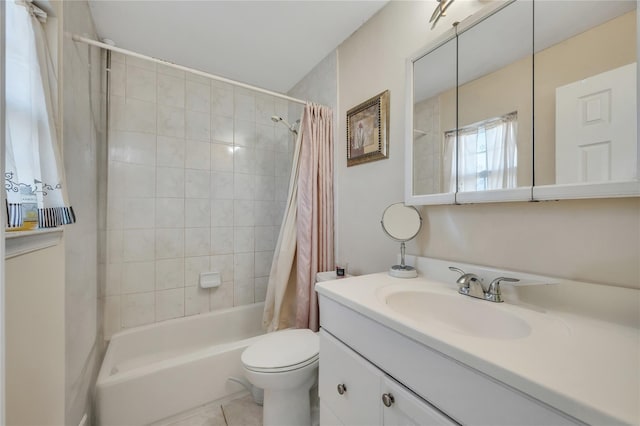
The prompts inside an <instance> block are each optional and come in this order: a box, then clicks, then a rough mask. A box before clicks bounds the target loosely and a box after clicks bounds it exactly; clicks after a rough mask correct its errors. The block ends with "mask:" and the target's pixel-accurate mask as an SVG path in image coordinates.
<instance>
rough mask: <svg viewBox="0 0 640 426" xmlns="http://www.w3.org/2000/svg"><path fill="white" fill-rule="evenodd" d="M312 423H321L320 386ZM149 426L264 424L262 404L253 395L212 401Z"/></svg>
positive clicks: (314, 398) (315, 393)
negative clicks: (256, 401)
mask: <svg viewBox="0 0 640 426" xmlns="http://www.w3.org/2000/svg"><path fill="white" fill-rule="evenodd" d="M311 400H312V401H313V402H312V404H311V424H312V425H313V426H318V425H319V424H320V418H319V417H320V416H319V414H320V410H319V408H318V403H319V400H318V388H317V387H315V386H314V387H313V388H312V390H311ZM149 426H262V406H260V405H258V404H256V403H255V402H253V398H252V397H251V395H247V394H245V395H241V396H239V397H236V398H235V399H227V400H223V401H216V402H212V403H210V404H207V405H203V406H200V407H196V408H194V409H192V410H189V411H186V412H184V413H180V414H178V415H176V416H173V417H170V418H168V419H164V420H161V421H159V422H156V423H153V424H151V425H149Z"/></svg>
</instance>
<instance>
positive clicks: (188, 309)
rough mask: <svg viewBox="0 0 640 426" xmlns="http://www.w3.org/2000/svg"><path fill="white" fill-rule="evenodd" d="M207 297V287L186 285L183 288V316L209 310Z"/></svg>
mask: <svg viewBox="0 0 640 426" xmlns="http://www.w3.org/2000/svg"><path fill="white" fill-rule="evenodd" d="M209 297H210V290H209V289H203V288H200V287H186V288H185V289H184V303H185V306H184V314H185V316H188V315H196V314H204V313H207V312H209Z"/></svg>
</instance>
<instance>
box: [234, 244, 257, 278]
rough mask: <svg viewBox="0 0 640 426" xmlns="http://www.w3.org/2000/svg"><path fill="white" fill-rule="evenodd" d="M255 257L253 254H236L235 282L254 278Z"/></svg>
mask: <svg viewBox="0 0 640 426" xmlns="http://www.w3.org/2000/svg"><path fill="white" fill-rule="evenodd" d="M254 262H255V256H254V254H253V252H251V253H235V254H234V255H233V281H234V282H237V281H238V280H245V279H249V278H250V279H251V280H252V281H251V282H252V283H253V278H254V272H253V271H254Z"/></svg>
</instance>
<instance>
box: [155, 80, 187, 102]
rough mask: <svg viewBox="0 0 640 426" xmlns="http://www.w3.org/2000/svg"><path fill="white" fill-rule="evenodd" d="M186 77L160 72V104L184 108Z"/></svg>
mask: <svg viewBox="0 0 640 426" xmlns="http://www.w3.org/2000/svg"><path fill="white" fill-rule="evenodd" d="M184 99H185V79H184V78H181V77H176V76H173V75H167V74H158V104H159V105H168V106H172V107H177V108H184Z"/></svg>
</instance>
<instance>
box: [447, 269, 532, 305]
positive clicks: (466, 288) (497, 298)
mask: <svg viewBox="0 0 640 426" xmlns="http://www.w3.org/2000/svg"><path fill="white" fill-rule="evenodd" d="M449 269H450V270H451V271H454V272H457V273H459V274H460V277H458V279H457V280H456V283H457V284H458V293H460V294H464V295H465V296H471V297H475V298H478V299H483V300H488V301H489V302H502V301H503V300H502V292H501V291H500V283H501V282H502V281H505V282H512V283H515V282H518V281H520V280H519V279H517V278H509V277H499V278H496V279H495V280H493V281H491V284H489V288H488V289H487V290H485V289H484V285H483V282H484V280H483V279H482V278H480V277H479V276H478V275H476V274H471V273H466V272H464V271H463V270H462V269H460V268H456V267H455V266H449Z"/></svg>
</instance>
